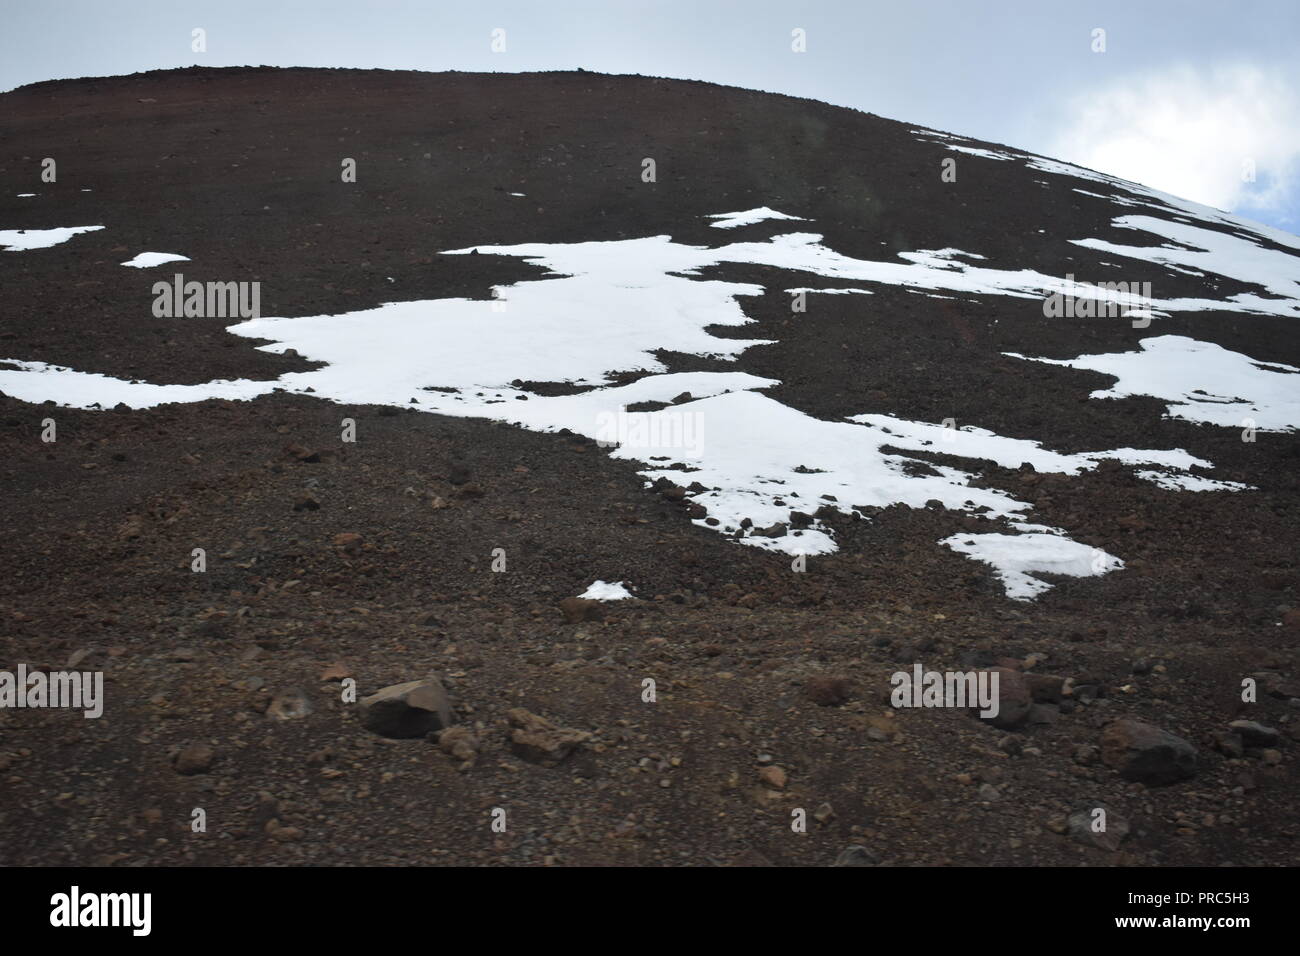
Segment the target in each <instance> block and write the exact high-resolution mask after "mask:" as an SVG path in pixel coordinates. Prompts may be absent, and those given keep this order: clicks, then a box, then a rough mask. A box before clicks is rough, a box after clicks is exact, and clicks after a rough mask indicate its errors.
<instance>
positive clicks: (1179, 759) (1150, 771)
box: [1101, 717, 1196, 786]
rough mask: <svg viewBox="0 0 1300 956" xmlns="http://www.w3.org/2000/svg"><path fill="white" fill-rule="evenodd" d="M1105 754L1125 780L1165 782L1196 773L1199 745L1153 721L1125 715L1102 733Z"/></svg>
mask: <svg viewBox="0 0 1300 956" xmlns="http://www.w3.org/2000/svg"><path fill="white" fill-rule="evenodd" d="M1101 756H1102V760H1104V761H1105V763H1106V764H1107V766H1109V767H1112V768H1114V769H1115V770H1117V771H1118V772H1119V775H1120V776H1121V777H1123V778H1124V779H1125V780H1130V781H1134V782H1136V783H1145V784H1150V785H1152V786H1162V785H1165V784H1170V783H1177V782H1178V781H1180V780H1187V779H1189V778H1190V777H1192V776H1194V775H1195V774H1196V748H1195V747H1193V746H1192V745H1191V744H1190V743H1188V742H1187V741H1186V740H1184V739H1183V738H1182V737H1179V736H1176V735H1174V734H1171V733H1169V732H1167V731H1164V730H1161V729H1160V728H1159V727H1156V726H1153V725H1152V724H1148V723H1144V722H1143V721H1140V720H1133V719H1132V718H1127V717H1126V718H1122V719H1120V720H1116V721H1114V722H1113V723H1111V724H1108V725H1107V727H1106V729H1105V730H1104V731H1102V735H1101Z"/></svg>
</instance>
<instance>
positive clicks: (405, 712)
mask: <svg viewBox="0 0 1300 956" xmlns="http://www.w3.org/2000/svg"><path fill="white" fill-rule="evenodd" d="M360 706H361V722H362V724H363V725H364V726H365V728H366V729H367V730H369V731H371V732H373V733H376V734H379V735H380V736H381V737H392V738H394V739H406V738H411V737H423V736H424V735H425V734H427V733H429V732H430V731H434V730H441V729H443V728H444V727H450V726H451V724H452V713H451V701H450V699H449V698H448V696H447V691H446V689H445V688H444V687H443V686H442V682H441V681H440V680H438V678H436V677H428V678H425V679H424V680H413V681H407V682H406V683H404V684H393V685H391V686H389V687H385V688H383V689H381V690H379V691H376V692H375V693H373V694H371V695H370V696H369V697H363V698H362V699H361V701H360Z"/></svg>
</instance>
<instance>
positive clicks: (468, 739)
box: [438, 726, 480, 765]
mask: <svg viewBox="0 0 1300 956" xmlns="http://www.w3.org/2000/svg"><path fill="white" fill-rule="evenodd" d="M438 747H439V749H440V750H442V752H443V753H445V754H448V755H450V756H452V757H455V758H456V759H457V760H460V761H462V764H463V765H472V764H473V763H474V761H475V760H477V759H478V753H479V747H480V744H479V739H478V737H476V736H475V735H474V733H473V731H471V730H470V729H469V728H468V727H462V726H455V727H448V728H447V729H446V730H444V731H443V732H442V733H440V734H439V735H438Z"/></svg>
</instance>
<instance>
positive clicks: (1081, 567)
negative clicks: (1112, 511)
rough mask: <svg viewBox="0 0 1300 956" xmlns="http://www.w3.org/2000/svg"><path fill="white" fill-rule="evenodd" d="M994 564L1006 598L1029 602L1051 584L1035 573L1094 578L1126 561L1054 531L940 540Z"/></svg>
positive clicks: (963, 535) (958, 535)
mask: <svg viewBox="0 0 1300 956" xmlns="http://www.w3.org/2000/svg"><path fill="white" fill-rule="evenodd" d="M941 543H942V544H946V545H947V546H948V547H950V548H952V550H954V551H956V552H958V553H959V554H964V555H966V556H968V557H971V558H974V559H975V560H976V561H982V562H983V563H985V564H988V565H991V566H992V567H993V573H994V574H995V575H996V576H997V578H998V580H1000V581H1001V582H1002V583H1003V585H1004V586H1005V587H1006V589H1007V597H1009V598H1014V599H1016V600H1019V601H1028V600H1031V599H1033V598H1036V597H1038V595H1040V594H1041V593H1043V592H1044V591H1046V590H1047V589H1048V588H1050V587H1051V585H1050V584H1048V583H1047V582H1046V581H1043V580H1041V579H1040V578H1036V577H1034V576H1033V575H1034V574H1043V573H1048V574H1063V575H1068V576H1070V577H1075V578H1081V577H1092V576H1094V575H1098V574H1106V573H1108V572H1110V571H1115V570H1118V569H1119V568H1122V567H1124V562H1123V561H1121V560H1120V559H1119V558H1116V557H1114V556H1113V555H1110V554H1107V553H1106V552H1104V551H1101V550H1098V549H1097V548H1090V547H1088V546H1087V545H1084V544H1079V543H1078V542H1077V541H1071V540H1070V539H1069V538H1063V537H1061V536H1059V535H1055V534H1041V533H1031V534H957V535H953V536H952V537H950V538H944V539H943V541H942V542H941Z"/></svg>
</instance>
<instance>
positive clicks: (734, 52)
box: [0, 0, 1300, 232]
mask: <svg viewBox="0 0 1300 956" xmlns="http://www.w3.org/2000/svg"><path fill="white" fill-rule="evenodd" d="M196 27H197V28H202V29H203V30H204V31H205V32H206V44H207V50H206V52H202V53H196V52H193V51H192V49H191V45H192V41H191V36H192V31H193V30H194V29H195V28H196ZM496 29H500V30H504V31H505V33H504V38H505V50H504V51H503V52H493V50H492V48H491V44H492V31H493V30H496ZM795 29H801V30H803V31H805V35H806V47H807V48H806V51H805V52H802V53H797V52H794V51H793V50H792V48H791V47H792V31H793V30H795ZM1098 29H1101V30H1104V31H1105V35H1104V43H1105V50H1104V52H1095V51H1094V47H1095V46H1097V45H1098V42H1097V38H1096V37H1095V35H1094V31H1096V30H1098ZM191 64H200V65H206V66H234V65H245V64H252V65H258V64H268V65H275V66H355V67H385V68H390V69H416V70H484V71H510V72H515V71H524V70H550V69H573V68H576V67H583V68H585V69H588V70H597V71H600V72H605V73H643V74H652V75H657V76H671V77H684V78H689V79H699V80H709V81H712V82H716V83H726V84H730V85H733V86H743V87H748V88H751V89H764V90H773V91H777V92H782V93H791V94H795V95H798V96H809V97H813V98H815V99H819V100H825V101H827V102H830V103H836V104H840V105H843V106H852V107H855V108H857V109H861V110H866V111H868V112H872V113H876V114H878V115H881V116H888V117H891V118H894V119H900V120H904V121H907V122H910V123H916V124H919V125H923V126H928V127H932V128H936V129H941V130H947V131H950V132H956V133H961V134H964V135H968V136H973V137H976V138H978V139H984V140H989V141H992V142H996V143H1005V144H1008V145H1012V146H1018V147H1021V148H1023V149H1027V150H1030V151H1032V152H1036V153H1043V154H1045V155H1048V156H1054V157H1059V158H1061V159H1066V160H1069V161H1072V162H1076V163H1079V164H1081V165H1084V166H1088V167H1091V168H1093V169H1099V170H1102V171H1105V172H1110V173H1114V174H1116V175H1120V176H1124V177H1126V178H1128V179H1133V180H1136V181H1138V182H1142V183H1146V184H1147V185H1150V186H1154V187H1156V188H1159V189H1164V190H1167V191H1169V192H1172V193H1176V194H1178V195H1181V196H1184V197H1186V198H1189V199H1195V200H1198V201H1200V202H1205V203H1209V204H1210V205H1213V206H1217V207H1219V208H1222V209H1228V210H1233V211H1236V212H1239V213H1241V214H1242V215H1245V216H1249V217H1251V218H1254V219H1259V220H1262V221H1264V222H1268V223H1270V224H1273V225H1276V226H1280V227H1281V228H1284V229H1288V230H1289V231H1291V232H1300V0H1224V2H1208V0H1178V2H1175V0H1120V2H1064V0H889V2H884V3H882V2H876V0H804V2H779V0H680V2H679V0H658V2H651V0H639V2H638V0H549V2H548V0H522V2H490V0H468V2H467V0H459V2H444V0H346V2H345V0H319V2H308V0H216V2H192V0H0V90H8V89H12V88H14V87H15V86H20V85H22V84H24V83H31V82H35V81H37V80H47V79H55V78H63V77H77V76H105V75H112V74H121V73H134V72H137V71H141V70H151V69H161V68H168V67H175V66H187V65H191ZM2 125H3V115H2V114H0V126H2ZM862 160H863V161H864V162H869V161H870V157H863V158H862ZM1248 163H1250V164H1253V167H1254V170H1255V178H1254V181H1253V182H1251V181H1248V178H1247V177H1246V176H1245V175H1243V172H1244V170H1245V169H1246V168H1247V167H1246V164H1248Z"/></svg>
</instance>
